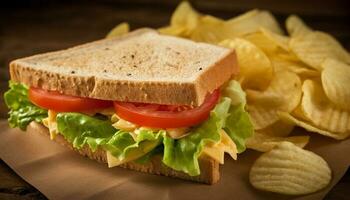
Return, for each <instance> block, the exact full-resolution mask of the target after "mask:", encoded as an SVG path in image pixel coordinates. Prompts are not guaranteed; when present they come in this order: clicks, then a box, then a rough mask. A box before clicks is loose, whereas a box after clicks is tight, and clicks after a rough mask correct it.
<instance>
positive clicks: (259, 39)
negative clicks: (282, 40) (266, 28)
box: [242, 32, 278, 55]
mask: <svg viewBox="0 0 350 200" xmlns="http://www.w3.org/2000/svg"><path fill="white" fill-rule="evenodd" d="M242 38H244V39H246V40H248V41H250V42H252V43H254V44H255V45H256V46H258V47H259V48H260V49H261V50H263V51H264V52H265V53H266V54H267V55H269V54H273V53H274V52H276V51H277V49H278V46H277V45H276V44H274V43H271V41H270V40H269V38H267V37H266V36H265V35H263V34H262V33H261V32H254V33H250V34H247V35H244V36H243V37H242Z"/></svg>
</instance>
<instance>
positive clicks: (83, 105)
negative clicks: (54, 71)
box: [4, 80, 253, 176]
mask: <svg viewBox="0 0 350 200" xmlns="http://www.w3.org/2000/svg"><path fill="white" fill-rule="evenodd" d="M4 98H5V102H6V105H7V106H8V107H9V109H10V112H9V124H10V126H11V127H19V128H20V129H22V130H25V129H26V127H27V125H28V124H29V123H30V122H32V121H36V122H38V123H42V124H43V125H44V126H46V127H47V128H48V129H49V131H50V138H51V139H55V137H56V136H57V135H58V134H60V135H62V136H63V137H64V138H65V139H66V140H67V141H68V142H70V143H71V144H72V146H73V147H74V148H76V149H81V148H83V147H84V146H88V147H89V148H90V149H91V150H92V151H93V152H94V151H96V150H97V149H103V150H105V151H106V154H107V160H108V165H109V167H113V166H118V165H120V164H123V163H126V162H139V163H147V162H148V161H149V160H150V159H152V157H153V156H155V155H160V156H162V162H163V163H164V164H165V165H166V166H168V167H170V168H172V169H174V170H177V171H182V172H185V173H187V174H189V175H190V176H198V175H199V174H200V168H199V162H198V159H199V158H200V157H201V156H208V157H210V158H213V159H215V160H216V161H218V162H219V163H221V164H223V163H224V155H225V153H228V154H229V155H230V156H231V157H232V158H233V159H236V158H237V153H241V152H243V151H244V150H245V141H246V139H247V138H249V137H251V136H252V135H253V125H252V123H251V121H250V118H249V115H248V113H247V112H246V111H245V106H246V100H245V93H244V92H243V90H242V89H241V87H240V84H239V83H238V82H237V81H235V80H231V81H230V82H229V83H228V84H227V85H226V86H225V87H224V88H221V89H218V90H215V91H214V92H212V93H211V94H209V95H208V96H207V98H206V99H205V101H204V103H203V104H202V105H200V106H198V107H195V108H193V107H189V106H169V105H155V104H143V103H129V102H111V101H103V100H97V99H88V98H80V97H72V96H66V95H63V94H59V93H57V92H51V91H50V92H47V91H44V90H41V89H36V88H29V87H27V86H26V85H24V84H21V83H14V82H10V89H9V91H7V92H6V93H5V95H4Z"/></svg>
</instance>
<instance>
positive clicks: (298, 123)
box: [279, 112, 347, 140]
mask: <svg viewBox="0 0 350 200" xmlns="http://www.w3.org/2000/svg"><path fill="white" fill-rule="evenodd" d="M279 116H280V118H281V120H284V121H286V122H290V123H294V124H295V125H296V126H300V127H302V128H304V129H305V130H307V131H310V132H314V133H319V134H321V135H324V136H327V137H331V138H334V139H337V140H342V139H345V138H346V137H347V135H346V134H337V133H332V132H330V131H327V130H322V129H320V128H317V127H316V126H315V125H313V124H312V123H311V122H308V121H304V120H300V119H297V118H295V117H293V116H292V115H290V114H289V113H286V112H279Z"/></svg>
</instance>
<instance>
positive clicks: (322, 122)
mask: <svg viewBox="0 0 350 200" xmlns="http://www.w3.org/2000/svg"><path fill="white" fill-rule="evenodd" d="M302 90H303V98H302V100H301V110H302V112H303V114H304V116H305V117H307V119H309V120H310V121H311V122H312V123H313V124H314V125H315V126H317V127H320V128H321V129H324V130H328V131H331V132H334V133H339V134H342V135H346V136H349V135H350V112H349V111H346V110H343V109H340V108H337V107H336V106H335V105H334V104H332V103H331V102H330V101H329V100H328V98H327V96H326V95H325V93H324V91H323V89H322V86H321V84H319V83H318V82H316V81H312V80H306V81H304V84H303V87H302Z"/></svg>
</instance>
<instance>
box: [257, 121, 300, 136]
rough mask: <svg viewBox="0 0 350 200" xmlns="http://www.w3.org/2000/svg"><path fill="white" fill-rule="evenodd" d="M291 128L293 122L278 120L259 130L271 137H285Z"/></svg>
mask: <svg viewBox="0 0 350 200" xmlns="http://www.w3.org/2000/svg"><path fill="white" fill-rule="evenodd" d="M293 129H294V123H291V122H287V121H282V120H278V121H277V122H275V123H273V124H272V125H270V126H268V127H266V128H264V129H261V130H259V132H260V133H263V134H265V135H268V136H273V137H287V136H288V135H289V134H290V133H291V132H292V131H293Z"/></svg>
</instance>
